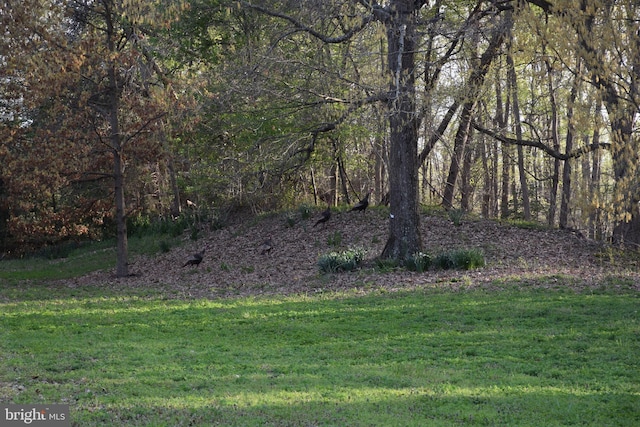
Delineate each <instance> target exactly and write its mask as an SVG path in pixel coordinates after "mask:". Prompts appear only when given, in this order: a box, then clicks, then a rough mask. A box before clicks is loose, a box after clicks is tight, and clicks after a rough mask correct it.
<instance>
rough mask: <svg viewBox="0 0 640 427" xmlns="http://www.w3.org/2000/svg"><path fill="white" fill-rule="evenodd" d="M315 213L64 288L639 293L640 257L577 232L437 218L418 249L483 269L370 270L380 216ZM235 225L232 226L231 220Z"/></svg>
mask: <svg viewBox="0 0 640 427" xmlns="http://www.w3.org/2000/svg"><path fill="white" fill-rule="evenodd" d="M321 210H322V209H318V211H317V212H314V213H313V214H312V215H311V217H310V218H308V219H302V218H300V216H299V215H293V221H292V218H291V215H287V214H273V215H270V216H267V217H263V218H259V219H253V220H251V221H249V222H247V221H240V220H239V219H238V220H236V221H235V224H233V225H229V226H227V227H226V228H224V229H221V230H217V231H213V232H210V233H208V234H207V235H206V236H205V237H204V238H203V239H200V240H199V241H197V242H193V241H190V240H188V239H186V238H185V244H184V245H183V246H181V247H179V248H174V249H173V250H171V251H170V252H168V253H164V254H159V255H157V256H155V257H138V258H135V259H133V260H132V266H131V271H132V273H133V274H134V276H133V277H128V278H122V279H117V278H115V277H114V276H113V272H96V273H93V274H90V275H88V276H85V277H82V278H79V279H76V280H75V281H73V282H72V283H69V285H70V286H76V285H78V284H95V285H98V286H115V287H149V286H152V287H154V288H157V289H159V290H161V291H163V292H166V295H167V296H168V297H207V298H219V297H226V296H234V295H259V294H287V293H300V292H310V293H315V292H323V291H331V290H338V289H361V290H367V289H377V288H386V289H403V288H413V287H418V286H448V287H456V288H457V287H473V286H487V287H496V286H500V284H501V283H502V282H503V281H504V280H511V281H513V280H514V279H517V280H519V281H521V282H522V283H524V284H526V283H527V282H528V281H531V282H532V281H533V280H535V283H536V286H553V287H556V286H573V287H577V286H579V287H585V286H586V287H599V286H603V285H604V286H625V287H629V286H631V287H634V288H637V289H640V274H639V273H638V271H639V269H638V267H637V265H631V264H635V262H634V259H635V257H636V256H637V254H632V255H631V256H630V255H629V254H627V255H625V257H624V259H625V261H624V262H623V261H621V260H620V257H619V256H618V255H612V254H615V253H616V252H615V251H613V250H612V249H610V248H607V247H605V246H603V245H601V244H599V243H596V242H593V241H590V240H588V239H585V238H583V237H580V236H576V235H575V234H574V233H571V232H567V231H560V230H534V229H523V228H518V227H514V226H508V225H502V224H499V223H497V222H494V221H489V220H477V219H464V220H463V221H462V224H461V225H459V226H455V225H453V223H452V222H451V221H450V220H449V219H448V218H446V217H444V216H423V217H422V239H423V244H424V247H425V251H427V252H430V253H432V254H437V253H439V252H441V251H443V250H449V249H455V248H467V249H469V248H480V249H482V251H483V252H484V254H485V259H486V262H487V266H486V267H485V268H482V269H477V270H473V271H430V272H427V273H413V272H407V271H393V272H385V273H381V272H379V271H376V269H375V268H374V263H373V262H372V260H373V259H374V258H375V257H376V256H377V255H379V254H380V253H381V252H382V249H383V247H384V244H385V242H386V236H387V221H388V220H387V218H386V215H387V214H386V213H385V211H384V210H370V211H368V212H366V213H365V214H361V213H356V212H341V213H335V212H334V213H333V216H332V218H331V220H330V221H329V222H328V223H327V224H326V225H325V226H324V227H323V226H322V225H319V226H318V227H316V228H313V227H312V226H313V224H314V223H315V221H316V219H317V218H319V212H320V211H321ZM232 222H234V221H232ZM292 222H294V223H293V224H292ZM268 236H271V237H272V239H273V242H274V248H273V250H272V251H271V253H270V254H268V255H261V254H260V252H259V251H258V246H259V245H260V243H261V242H262V241H264V239H265V238H267V237H268ZM356 246H357V247H362V248H365V249H366V250H367V251H368V252H367V253H368V256H367V258H368V261H369V262H368V263H366V264H367V265H365V266H364V267H363V268H362V269H360V270H359V271H356V272H351V273H342V274H334V275H320V274H319V272H318V268H317V265H316V262H317V260H318V257H319V256H320V255H321V254H325V253H328V252H331V251H334V250H342V249H346V248H349V247H356ZM201 248H205V249H206V254H205V257H204V261H203V262H202V264H201V265H200V266H199V267H198V268H194V267H184V268H183V267H182V264H183V263H184V260H185V259H186V258H187V257H188V256H189V255H190V254H192V253H194V252H197V251H199V250H200V249H201Z"/></svg>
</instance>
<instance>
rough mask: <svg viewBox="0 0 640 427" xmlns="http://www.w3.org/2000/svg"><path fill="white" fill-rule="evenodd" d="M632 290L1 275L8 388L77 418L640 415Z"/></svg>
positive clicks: (0, 351) (351, 421)
mask: <svg viewBox="0 0 640 427" xmlns="http://www.w3.org/2000/svg"><path fill="white" fill-rule="evenodd" d="M639 308H640V295H638V293H637V292H634V291H628V292H627V291H616V292H613V291H607V290H603V289H600V290H599V291H598V292H595V293H593V292H589V293H585V292H582V293H579V292H573V291H569V290H567V291H561V290H549V291H543V290H538V289H533V288H527V287H524V288H523V287H516V286H510V285H508V284H506V285H504V286H503V289H502V290H500V291H492V292H489V291H482V290H474V291H464V292H453V291H438V290H433V289H432V290H420V291H412V292H407V293H404V292H398V293H385V292H375V293H371V294H368V295H356V294H344V293H343V294H331V295H319V296H298V297H280V298H243V299H231V300H218V301H211V300H191V301H184V300H171V299H166V298H163V296H162V295H157V294H154V293H153V291H149V290H145V291H144V292H142V293H138V294H137V296H133V295H124V294H117V293H114V291H103V290H100V289H99V288H95V287H94V288H80V289H78V288H76V289H71V288H67V287H58V288H56V287H52V286H47V287H39V286H38V285H37V284H29V283H27V282H20V283H18V282H15V281H6V280H5V281H4V282H0V401H1V402H5V403H7V402H12V403H30V404H33V403H67V404H70V405H71V417H72V421H73V425H77V426H83V427H84V426H103V425H149V426H163V425H166V426H178V425H185V426H186V425H203V426H204V425H224V426H266V425H272V426H463V425H464V426H485V425H487V426H497V425H504V426H536V427H537V426H571V425H581V426H585V425H587V426H637V425H640V323H639V318H640V315H639V313H638V309H639Z"/></svg>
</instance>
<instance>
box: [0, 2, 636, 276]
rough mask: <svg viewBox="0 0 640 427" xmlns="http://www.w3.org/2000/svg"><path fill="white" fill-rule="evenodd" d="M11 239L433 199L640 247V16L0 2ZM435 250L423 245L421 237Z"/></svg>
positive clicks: (4, 207)
mask: <svg viewBox="0 0 640 427" xmlns="http://www.w3.org/2000/svg"><path fill="white" fill-rule="evenodd" d="M0 12H1V13H0V19H1V20H2V25H3V27H4V28H6V31H5V33H4V36H3V42H2V44H1V46H2V50H1V51H0V60H1V61H2V63H3V67H2V79H0V85H2V94H3V95H2V100H1V102H0V135H1V136H2V138H1V139H0V157H2V162H1V165H0V197H1V199H0V237H1V238H2V250H3V251H5V252H14V251H17V252H19V251H20V250H25V249H28V248H33V247H37V246H40V245H43V244H55V243H58V242H61V241H64V240H67V239H78V238H103V237H105V236H107V235H114V236H118V241H119V242H120V247H119V248H120V250H119V253H121V254H122V258H119V261H118V273H119V274H121V275H126V274H127V269H126V265H127V260H126V235H127V230H126V225H127V222H128V221H131V220H133V219H135V218H138V217H148V218H151V217H153V218H158V217H170V216H174V217H175V216H176V215H179V214H180V210H181V207H182V206H183V205H184V204H185V203H186V201H187V200H190V201H193V202H196V203H197V204H198V205H199V206H205V207H207V208H210V209H222V208H223V207H243V206H244V207H249V208H251V209H252V210H253V211H260V210H267V209H273V208H278V207H284V206H291V205H294V204H298V203H302V202H311V203H316V204H318V205H321V206H325V205H326V204H327V203H329V204H334V205H335V204H341V203H343V204H349V203H353V201H354V200H358V199H359V198H360V197H362V196H363V195H364V194H366V193H367V192H368V191H369V189H370V188H373V189H374V192H373V196H372V201H373V202H375V203H389V205H390V208H389V209H390V212H389V237H388V242H387V247H386V248H385V251H384V253H383V254H382V255H383V256H384V257H390V258H405V257H407V256H410V255H411V254H412V253H415V252H417V251H420V250H421V248H422V245H423V243H425V242H422V241H421V240H420V235H419V233H418V229H419V215H418V214H419V209H420V205H421V204H439V205H443V206H444V207H445V208H446V209H461V210H465V211H475V212H477V213H478V214H482V215H484V216H487V217H494V216H501V217H512V218H524V219H531V220H537V221H543V222H547V223H549V224H551V225H554V226H559V227H563V228H573V229H577V230H581V231H582V232H584V234H586V235H588V236H590V237H592V238H598V239H608V238H614V239H615V240H616V241H618V242H624V243H628V244H634V245H637V244H640V213H639V212H638V210H637V204H638V202H640V199H639V198H638V196H637V194H638V191H637V187H638V182H639V176H638V159H637V152H638V148H639V147H638V142H639V140H638V127H637V121H638V111H640V88H639V81H640V30H639V28H640V25H639V24H640V7H639V6H637V5H636V3H635V2H633V1H630V0H620V1H612V2H611V1H609V2H605V1H600V0H554V1H546V0H530V1H515V0H475V1H474V0H451V1H447V0H434V1H429V2H427V1H413V0H411V1H410V0H389V1H383V2H376V1H367V0H358V1H354V0H331V1H315V0H305V1H282V2H272V1H260V0H256V1H231V0H193V1H184V2H179V1H171V0H166V1H161V2H154V3H149V2H143V1H139V0H120V1H119V0H101V1H77V0H76V1H45V2H41V1H37V2H36V1H31V0H29V1H27V2H23V4H21V5H20V7H15V5H14V3H13V2H4V3H1V4H0ZM427 243H428V242H427Z"/></svg>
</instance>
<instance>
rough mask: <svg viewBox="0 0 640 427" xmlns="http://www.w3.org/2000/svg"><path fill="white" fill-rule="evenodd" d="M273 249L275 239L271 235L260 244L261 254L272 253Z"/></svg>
mask: <svg viewBox="0 0 640 427" xmlns="http://www.w3.org/2000/svg"><path fill="white" fill-rule="evenodd" d="M271 249H273V240H271V236H269V237H267V239H266V240H265V241H264V242H262V244H261V245H260V246H258V250H259V251H260V255H265V254H268V253H270V252H271Z"/></svg>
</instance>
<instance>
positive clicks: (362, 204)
mask: <svg viewBox="0 0 640 427" xmlns="http://www.w3.org/2000/svg"><path fill="white" fill-rule="evenodd" d="M372 192H373V188H372V189H370V190H369V192H368V193H367V195H366V196H364V198H363V199H362V200H360V201H359V202H358V203H356V204H355V205H354V206H353V207H352V208H351V212H353V211H361V212H364V211H366V210H367V206H369V196H370V195H371V193H372Z"/></svg>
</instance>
